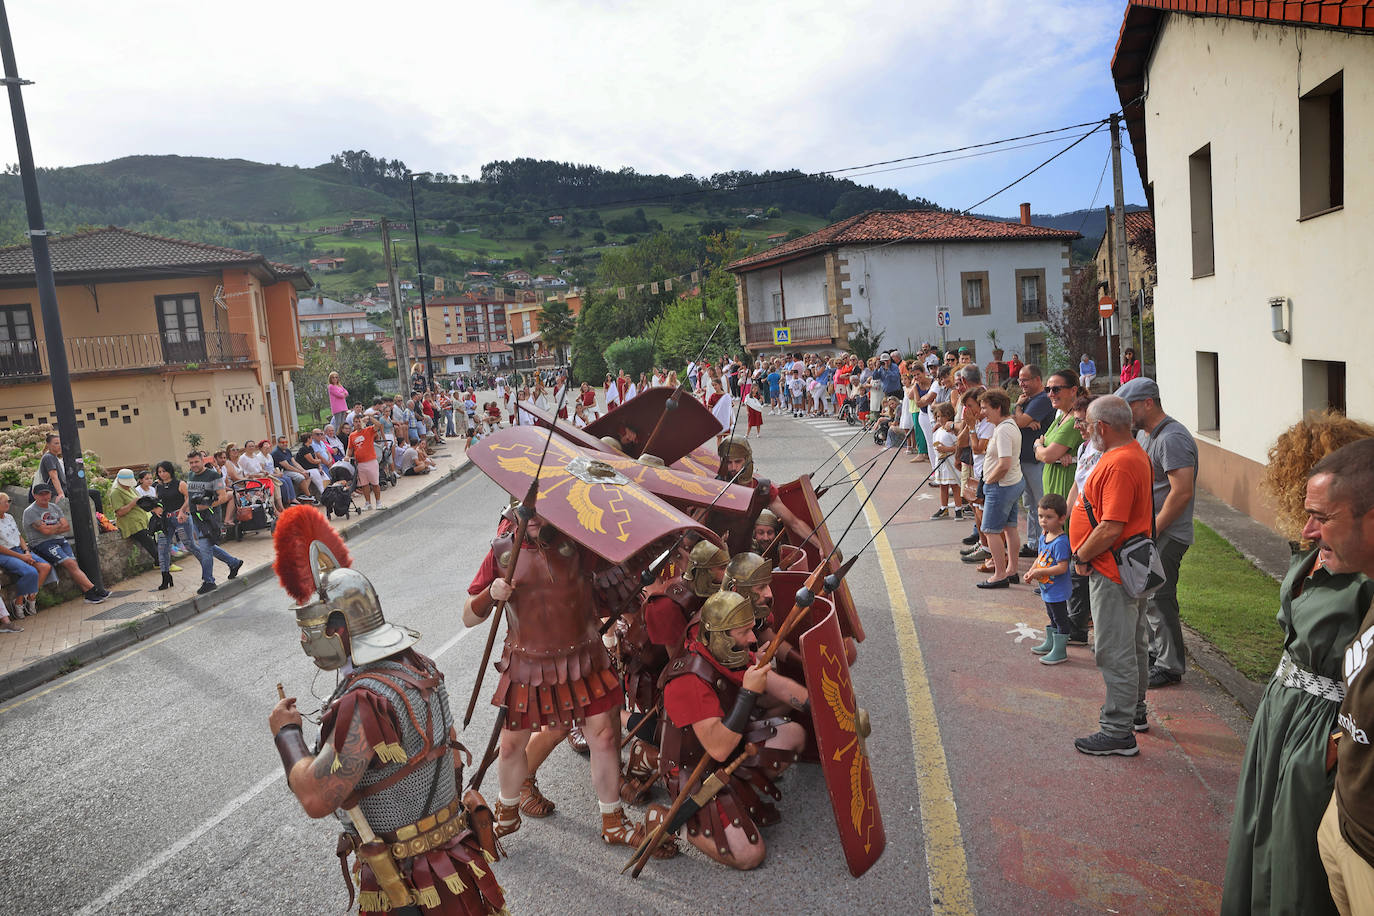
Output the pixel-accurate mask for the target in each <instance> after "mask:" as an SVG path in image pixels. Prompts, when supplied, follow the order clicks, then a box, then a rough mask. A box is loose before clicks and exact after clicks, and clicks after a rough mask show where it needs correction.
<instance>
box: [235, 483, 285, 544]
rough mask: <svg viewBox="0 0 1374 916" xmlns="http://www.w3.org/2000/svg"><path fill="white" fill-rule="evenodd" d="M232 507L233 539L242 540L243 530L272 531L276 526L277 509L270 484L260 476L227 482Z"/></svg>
mask: <svg viewBox="0 0 1374 916" xmlns="http://www.w3.org/2000/svg"><path fill="white" fill-rule="evenodd" d="M229 490H230V494H231V496H232V499H231V504H232V505H233V507H234V515H233V526H234V540H236V541H241V540H243V533H244V532H245V531H272V530H274V529H275V528H276V526H277V509H276V505H275V503H274V501H273V499H272V484H271V483H270V482H269V481H267V480H264V479H263V478H261V477H247V478H244V479H243V480H235V481H233V482H232V483H230V484H229Z"/></svg>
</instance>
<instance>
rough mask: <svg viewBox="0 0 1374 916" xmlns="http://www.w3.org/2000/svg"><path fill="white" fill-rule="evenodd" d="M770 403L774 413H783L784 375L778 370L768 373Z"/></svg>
mask: <svg viewBox="0 0 1374 916" xmlns="http://www.w3.org/2000/svg"><path fill="white" fill-rule="evenodd" d="M768 403H769V404H770V405H771V406H772V408H773V413H782V373H781V372H779V371H778V370H777V369H776V368H774V369H773V371H772V372H770V373H768Z"/></svg>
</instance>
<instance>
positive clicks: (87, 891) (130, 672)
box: [0, 421, 930, 914]
mask: <svg viewBox="0 0 1374 916" xmlns="http://www.w3.org/2000/svg"><path fill="white" fill-rule="evenodd" d="M769 431H770V433H772V435H771V437H770V438H766V439H764V440H762V441H761V442H760V444H759V447H758V455H759V457H758V465H759V472H760V474H763V475H766V476H769V477H771V478H773V479H775V480H779V481H782V480H788V479H791V478H793V477H795V476H797V475H798V474H801V473H804V472H806V471H808V470H811V469H814V468H816V467H817V466H818V465H819V464H820V463H821V462H822V461H824V460H826V458H828V457H829V456H830V455H831V454H833V452H832V449H831V447H830V445H829V444H828V443H827V441H826V440H825V439H824V438H823V437H821V436H818V435H817V434H816V433H815V431H813V430H810V429H808V428H806V427H805V426H802V425H800V424H791V423H787V424H784V423H783V422H782V421H779V422H777V423H773V424H771V425H770V429H769ZM505 499H506V497H505V495H504V494H503V493H500V492H499V491H498V490H497V488H496V487H495V486H494V485H493V484H491V483H490V482H488V481H487V480H486V478H485V477H483V476H482V475H481V474H480V472H477V471H472V472H469V473H467V474H465V475H463V476H462V477H460V478H459V479H458V480H457V481H455V482H453V483H450V484H447V485H445V486H444V487H442V488H440V489H439V490H437V491H436V492H435V493H434V495H432V496H431V497H429V498H428V499H427V500H426V501H425V502H423V503H421V504H418V505H416V506H414V507H411V508H410V509H408V510H404V511H402V512H398V513H396V514H395V515H394V516H392V517H391V518H389V519H387V521H386V522H385V523H384V524H382V525H380V526H379V527H377V528H374V529H372V530H371V531H370V532H368V533H367V534H366V535H365V536H364V537H362V538H359V539H358V540H356V541H354V542H352V543H350V545H349V546H350V549H351V550H352V552H353V554H354V557H355V566H356V567H357V568H359V569H361V570H362V571H364V572H365V573H366V574H367V575H368V576H369V577H370V578H371V579H372V581H373V583H374V584H375V586H376V587H377V591H378V593H379V594H380V595H381V599H382V603H383V608H384V610H385V612H386V614H387V615H388V617H390V618H391V619H394V620H397V621H400V622H403V623H405V624H407V625H410V626H413V627H416V628H418V629H419V630H420V631H421V632H422V633H423V634H424V638H423V639H422V641H421V643H420V649H421V650H422V651H424V652H426V653H428V654H430V655H431V656H434V657H436V658H437V659H438V661H439V663H440V667H441V668H442V669H443V670H444V672H445V673H446V675H447V678H448V683H449V686H450V692H451V695H452V702H453V705H454V706H455V707H456V708H458V709H459V710H461V706H462V704H463V703H464V702H465V701H466V698H467V695H468V692H469V689H470V685H471V683H472V677H473V673H474V669H475V666H476V665H477V662H478V660H479V658H480V654H481V649H482V638H483V633H482V631H481V629H480V628H479V629H477V630H471V631H467V630H464V629H463V628H462V625H461V623H460V616H459V615H460V607H461V603H462V601H463V598H464V596H465V594H466V585H467V583H468V581H469V579H470V578H471V576H472V574H473V573H474V572H475V570H476V567H477V564H478V562H479V561H480V559H481V557H482V554H483V551H484V550H485V547H486V544H487V542H488V541H489V539H490V537H491V535H492V531H493V529H494V526H495V522H496V517H497V512H498V510H499V508H500V507H501V506H502V505H503V504H504V502H505ZM848 501H849V502H850V503H851V505H856V504H855V503H853V501H852V499H850V500H848ZM829 502H833V499H832V500H828V501H827V505H828V503H829ZM852 512H853V509H852V508H851V509H850V510H849V512H848V514H852ZM846 520H847V519H846ZM837 533H838V531H837ZM855 533H856V534H858V533H863V534H864V535H865V536H866V535H867V529H866V528H865V523H864V521H863V520H862V519H861V520H860V521H859V523H858V524H857V526H856V528H855ZM851 587H852V589H853V591H854V595H855V599H856V602H857V604H858V606H859V607H860V609H861V612H862V613H864V615H865V620H866V626H867V628H868V634H869V635H868V640H867V642H866V643H865V644H864V645H863V647H862V648H861V650H860V660H859V665H858V667H857V668H856V670H855V684H856V688H857V689H858V691H859V693H860V702H861V703H862V704H863V705H864V706H865V707H866V708H868V709H869V711H870V714H871V716H872V721H873V725H874V734H873V736H872V738H871V739H870V740H869V742H868V751H869V754H870V755H871V758H872V760H873V763H874V767H875V778H876V782H877V787H878V797H879V800H880V803H881V807H882V810H883V814H884V819H885V822H886V830H887V837H888V846H887V851H886V854H885V855H884V857H883V859H882V860H881V861H880V862H879V863H878V864H877V865H876V866H875V867H874V868H873V869H872V870H871V871H870V872H869V874H868V875H867V876H865V877H864V878H863V879H862V880H861V881H855V880H854V879H852V878H851V877H850V876H849V874H848V871H847V870H846V869H845V866H844V861H843V857H842V854H841V851H840V848H839V842H838V838H837V834H836V831H835V825H834V820H833V816H832V814H831V811H830V806H829V803H828V800H827V798H826V795H825V788H824V783H823V780H822V777H821V774H820V772H819V770H818V769H817V768H816V767H813V766H804V767H800V768H797V769H795V770H794V771H793V772H792V773H791V774H789V775H788V776H787V777H786V780H785V782H784V785H783V789H784V793H785V794H784V799H783V803H782V810H783V821H782V823H781V824H779V825H777V826H775V827H773V828H770V829H769V830H767V831H766V832H765V839H766V842H767V843H768V846H769V855H768V860H767V863H766V865H765V867H764V868H763V869H762V870H760V871H758V872H755V873H752V874H739V873H735V872H732V871H730V870H727V869H724V868H722V867H720V866H717V865H715V864H714V863H711V862H710V861H709V860H707V859H706V858H705V857H703V856H701V855H699V854H698V853H696V852H695V851H694V850H691V851H688V852H686V853H684V855H682V856H680V857H679V858H678V859H676V860H672V861H668V862H654V863H652V864H651V865H650V866H649V868H648V869H646V871H645V873H644V874H643V876H642V877H641V878H640V879H639V880H638V881H632V880H630V879H629V877H628V876H624V877H622V876H620V875H618V874H617V873H618V872H619V869H620V866H621V865H622V864H623V862H624V860H625V858H626V856H627V853H626V852H625V851H623V850H621V849H614V850H612V849H610V848H608V847H606V846H604V845H603V844H602V843H601V841H600V837H599V829H598V828H599V819H598V817H597V813H596V805H595V797H594V795H593V794H592V791H591V785H590V778H589V770H588V766H587V763H586V761H585V760H584V759H583V758H581V757H579V756H577V755H575V754H573V753H572V752H571V751H570V750H568V749H567V748H566V747H563V748H560V749H559V750H558V751H556V752H555V754H554V755H553V757H552V758H551V759H550V760H549V761H548V763H547V764H546V765H545V767H544V769H543V770H542V771H541V786H542V787H543V789H544V791H545V792H546V794H548V795H549V796H550V797H551V798H553V799H554V800H555V801H556V802H557V803H558V805H559V809H558V812H557V813H556V814H555V815H554V816H553V817H552V818H550V819H547V820H544V821H530V820H527V821H526V826H525V828H524V829H522V830H521V831H520V832H519V833H518V834H516V835H514V836H512V837H509V838H508V839H507V840H506V843H507V845H508V849H509V851H510V853H511V857H510V858H509V859H508V860H505V861H502V862H501V863H500V864H499V865H498V866H497V873H498V876H499V878H500V880H501V882H502V884H503V885H504V886H505V888H506V890H507V893H508V895H509V904H510V909H511V911H512V912H514V913H552V912H559V913H598V914H603V913H641V912H658V913H698V912H721V913H724V912H741V911H744V910H746V909H749V910H753V911H757V910H758V908H759V907H760V906H762V907H763V908H764V909H766V910H773V911H778V910H782V909H793V910H799V911H805V912H843V911H869V912H893V913H896V912H902V913H909V912H922V911H926V910H928V909H929V908H930V895H929V894H928V893H927V892H926V884H927V882H926V875H925V869H926V862H925V857H924V853H923V849H922V839H921V837H922V832H921V827H920V823H919V821H918V811H919V805H918V799H917V790H916V780H915V776H914V772H915V771H914V767H915V764H914V759H913V744H912V738H911V731H910V729H909V726H908V711H907V706H906V702H905V699H906V698H905V695H904V692H903V688H902V683H901V675H900V673H899V672H900V664H899V657H898V647H897V641H896V640H895V639H894V635H893V625H892V620H891V617H890V615H889V613H888V607H889V596H888V593H887V589H886V587H885V585H884V582H883V578H882V576H881V574H880V570H879V568H878V564H877V562H876V560H875V558H874V557H873V556H872V555H865V556H864V557H863V558H861V559H860V561H859V562H858V564H857V565H856V567H855V569H854V570H853V573H852V574H851ZM289 604H290V601H289V599H288V598H287V597H286V595H285V593H284V592H282V591H281V589H280V588H279V587H278V586H277V585H276V583H275V582H272V583H266V584H262V585H259V586H256V587H254V588H253V589H251V590H249V591H248V592H246V593H245V594H244V595H243V596H242V597H241V598H239V599H237V600H235V601H233V602H231V603H229V604H227V605H225V606H223V607H221V608H218V609H216V610H214V611H211V612H209V613H208V614H206V615H203V616H201V617H199V618H196V619H195V620H194V621H192V622H190V623H188V624H186V625H183V626H181V627H179V628H176V629H174V630H172V631H170V632H169V633H167V634H166V635H164V636H162V637H160V638H158V639H156V640H152V641H150V642H148V643H144V644H140V645H139V646H138V647H136V648H134V649H132V650H130V651H128V652H125V653H124V654H122V655H119V656H116V657H114V658H112V659H109V660H105V661H103V662H101V663H99V664H97V665H94V666H92V667H90V668H88V669H85V670H82V671H79V672H76V673H73V674H71V675H68V676H67V677H65V678H63V679H61V680H59V681H56V682H54V683H52V684H50V685H47V686H46V687H44V688H42V689H40V690H37V691H34V692H32V693H30V694H26V695H24V696H22V697H19V698H17V699H15V700H13V701H11V702H9V703H7V704H5V705H4V706H0V772H4V773H6V774H8V777H9V778H8V779H7V789H6V791H5V792H4V793H3V795H0V822H3V823H6V824H8V825H9V827H8V830H7V831H6V832H7V835H8V837H9V841H10V842H9V845H8V850H9V852H10V855H9V856H7V857H6V858H8V864H6V865H5V866H3V867H0V900H3V901H4V905H3V909H4V910H5V911H7V912H13V913H26V914H37V913H55V912H82V913H86V912H89V913H97V912H99V913H137V914H151V913H164V912H165V913H173V912H175V913H187V912H197V911H200V912H214V913H255V914H256V913H300V912H341V911H342V908H343V905H344V903H345V900H346V895H345V893H344V890H343V887H342V883H341V881H340V878H339V870H338V864H337V860H336V859H335V857H334V855H333V850H334V836H335V832H336V829H335V825H334V824H333V823H331V822H316V821H311V820H310V819H309V818H307V817H306V816H305V815H304V814H303V813H302V812H301V810H300V808H299V806H298V805H297V804H296V802H295V800H294V799H293V798H292V797H291V795H290V794H289V792H288V791H287V789H286V785H285V781H284V779H283V778H282V773H281V766H280V763H279V762H278V760H277V755H276V752H275V750H274V749H273V747H272V742H271V739H270V736H269V734H268V731H267V726H266V717H267V713H268V711H269V710H270V708H271V706H272V704H273V702H274V700H275V690H274V687H275V684H276V683H277V682H278V681H282V682H283V683H284V684H285V685H286V688H287V692H288V695H295V696H297V697H299V698H300V706H301V708H302V709H303V710H307V711H309V710H312V709H314V708H317V707H318V705H319V701H318V700H314V699H312V696H313V697H318V698H324V697H327V696H328V695H329V693H330V692H331V690H332V688H333V684H334V677H333V675H330V674H328V673H324V672H317V671H316V670H315V669H314V667H313V666H312V665H311V663H310V662H309V660H308V659H306V657H305V656H304V655H303V654H302V653H301V651H300V649H299V645H298V642H297V631H296V629H295V626H294V621H293V618H292V615H291V613H290V611H289ZM484 692H486V693H488V694H489V692H490V684H488V686H487V687H485V688H484ZM460 714H461V713H460ZM492 718H493V709H492V707H490V706H489V705H488V704H487V703H486V700H485V698H484V699H483V701H482V702H481V703H480V704H479V707H478V714H477V717H476V718H475V719H474V721H473V723H472V726H471V727H470V728H469V729H468V731H467V733H466V734H465V735H464V736H463V739H464V741H465V743H466V744H468V746H469V747H470V748H473V749H474V753H480V750H481V747H482V746H483V745H484V742H485V739H486V737H487V735H488V734H489V731H490V726H491V723H492ZM307 735H308V736H312V734H311V730H310V727H309V726H307ZM494 785H495V781H494V778H489V780H488V786H487V789H488V794H489V795H490V794H493V793H494ZM657 800H660V801H661V800H662V798H661V796H659V797H658V799H657ZM632 813H639V812H632Z"/></svg>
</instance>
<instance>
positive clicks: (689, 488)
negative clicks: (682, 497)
mask: <svg viewBox="0 0 1374 916" xmlns="http://www.w3.org/2000/svg"><path fill="white" fill-rule="evenodd" d="M653 472H654V476H655V477H657V478H658V479H659V480H662V481H664V482H665V483H671V484H673V485H674V486H676V487H677V488H678V489H679V490H682V491H683V492H684V493H691V494H692V495H693V496H700V497H701V498H702V499H707V498H709V497H710V495H711V494H710V493H708V492H707V491H706V488H705V487H703V486H702V485H701V484H699V483H697V482H696V481H694V480H685V479H683V477H682V475H680V474H669V473H665V472H664V471H663V470H662V469H660V468H653Z"/></svg>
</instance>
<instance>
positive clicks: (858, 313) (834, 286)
mask: <svg viewBox="0 0 1374 916" xmlns="http://www.w3.org/2000/svg"><path fill="white" fill-rule="evenodd" d="M1078 237H1079V236H1078V233H1076V232H1068V231H1065V230H1060V229H1048V228H1045V227H1042V226H1033V225H1031V224H1030V205H1029V204H1022V206H1021V221H1020V222H999V221H997V220H989V219H980V218H978V217H973V216H965V215H962V214H956V213H941V212H938V211H933V210H896V211H882V210H874V211H870V212H868V213H863V214H860V215H858V216H854V217H850V218H849V219H846V220H842V221H840V222H838V223H835V224H833V225H830V226H827V227H826V228H824V229H821V230H819V231H817V232H813V233H811V234H809V235H804V236H801V237H800V238H796V239H793V240H792V241H790V242H784V243H782V244H780V245H776V246H774V247H772V248H768V249H765V250H764V251H761V252H758V253H757V254H753V255H750V256H749V257H746V258H741V259H740V260H738V261H735V262H734V263H733V264H730V265H729V268H728V269H729V270H730V271H731V272H733V273H734V274H735V280H736V290H737V293H738V305H739V323H740V337H741V343H743V344H744V345H745V346H746V348H748V349H749V350H753V351H758V350H764V349H768V348H771V347H773V346H774V343H773V341H774V330H775V329H776V328H780V327H785V328H787V330H788V332H789V343H788V344H787V346H786V349H787V350H789V351H791V350H828V349H837V348H844V347H846V346H847V343H848V340H849V336H850V334H852V333H853V332H854V330H855V326H856V324H857V323H858V322H860V321H862V322H863V323H864V324H865V325H866V326H868V327H869V328H871V329H873V330H874V331H882V332H883V334H884V337H883V345H884V346H891V347H899V348H903V349H905V348H907V347H908V346H909V347H911V348H913V349H914V348H915V347H918V346H920V344H921V342H923V341H931V342H934V343H937V344H941V343H943V344H944V345H946V346H949V347H956V346H967V347H969V348H970V349H972V350H973V353H974V357H975V359H976V360H977V361H978V362H980V363H982V362H986V361H988V360H990V359H991V358H992V354H991V351H992V342H991V340H990V339H989V337H988V332H989V331H995V332H996V334H997V342H998V346H1000V347H1001V348H1002V349H1004V350H1005V351H1006V354H1007V355H1008V356H1009V355H1011V354H1012V353H1019V354H1020V355H1021V356H1022V358H1023V359H1024V360H1026V361H1043V360H1044V357H1045V329H1044V325H1043V323H1042V322H1043V321H1044V318H1045V315H1046V309H1047V307H1048V305H1049V304H1050V303H1051V302H1052V303H1054V304H1055V305H1059V304H1061V303H1062V302H1063V299H1064V296H1065V294H1066V293H1067V291H1068V286H1069V244H1070V243H1071V242H1072V241H1073V240H1074V239H1076V238H1078ZM942 311H943V312H947V313H948V314H949V326H948V327H946V328H944V329H942V328H941V327H940V326H939V324H938V321H937V315H938V314H939V313H940V312H942Z"/></svg>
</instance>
